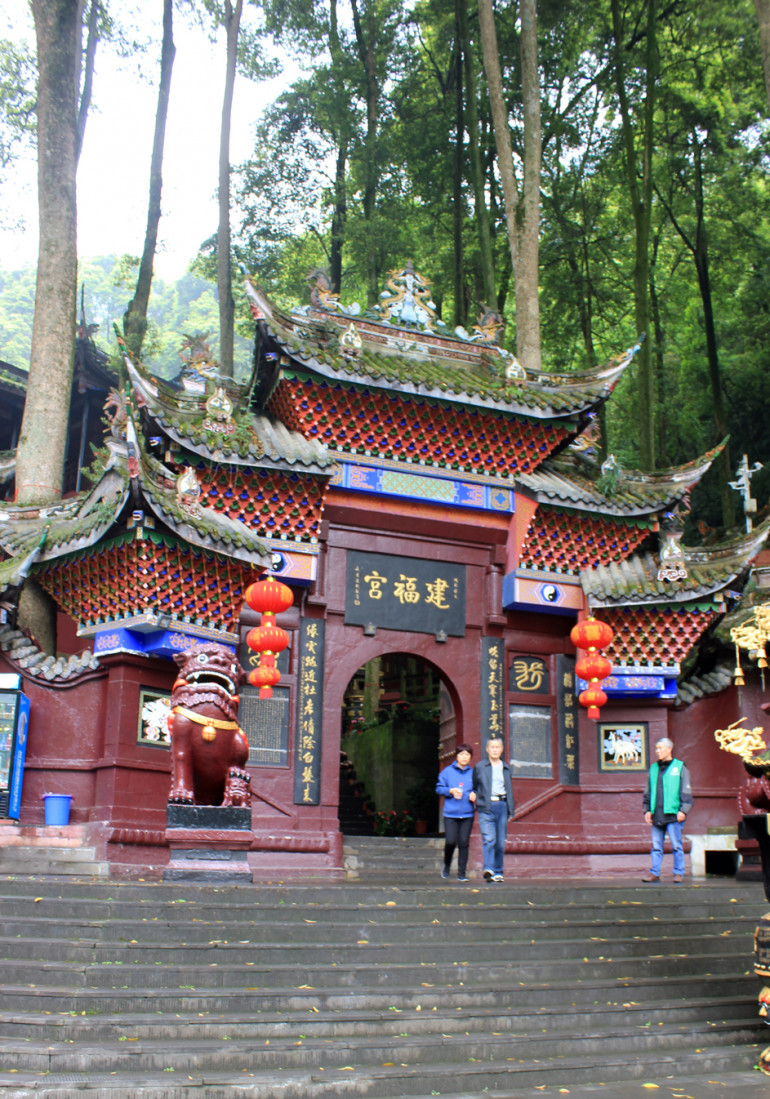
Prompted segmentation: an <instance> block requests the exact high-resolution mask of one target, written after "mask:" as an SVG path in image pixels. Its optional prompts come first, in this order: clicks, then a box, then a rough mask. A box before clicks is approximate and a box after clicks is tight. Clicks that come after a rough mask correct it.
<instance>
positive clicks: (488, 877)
mask: <svg viewBox="0 0 770 1099" xmlns="http://www.w3.org/2000/svg"><path fill="white" fill-rule="evenodd" d="M494 876H495V875H494V874H493V873H492V871H491V870H485V871H484V881H492V879H493V878H494Z"/></svg>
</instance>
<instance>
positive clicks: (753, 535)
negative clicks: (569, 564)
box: [580, 519, 770, 608]
mask: <svg viewBox="0 0 770 1099" xmlns="http://www.w3.org/2000/svg"><path fill="white" fill-rule="evenodd" d="M768 532H770V519H768V520H765V522H764V523H762V524H761V526H760V527H758V528H757V530H755V531H752V532H750V534H748V535H746V536H745V537H741V538H736V539H733V540H730V541H727V542H724V543H723V544H722V545H720V546H716V547H714V548H713V549H694V550H690V549H688V548H686V547H682V549H683V553H684V562H685V567H686V570H687V578H686V579H684V580H676V581H671V580H658V579H657V573H658V567H659V559H658V558H657V557H653V555H652V554H650V553H644V554H634V555H633V556H632V557H630V558H627V559H626V560H625V561H619V562H616V561H613V562H612V563H611V564H609V565H602V566H600V567H598V568H595V569H584V570H583V571H582V572H581V573H580V584H581V587H582V588H583V591H584V592H585V594H586V597H587V599H588V601H589V603H590V605H591V606H592V607H596V608H599V607H625V606H629V607H630V606H640V605H644V604H655V603H692V602H697V601H698V600H702V599H707V598H709V597H711V596H714V595H716V594H717V593H719V592H721V591H724V589H725V588H728V587H729V586H730V585H731V584H733V583H734V582H735V580H736V579H737V578H738V577H739V576H741V574H742V573H744V572H745V571H746V570H747V569H748V568H749V566H750V564H751V562H752V560H753V559H754V557H756V555H757V554H758V553H759V551H760V549H761V548H762V545H763V544H764V542H765V540H766V538H767V535H768Z"/></svg>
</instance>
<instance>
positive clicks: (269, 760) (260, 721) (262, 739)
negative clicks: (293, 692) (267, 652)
mask: <svg viewBox="0 0 770 1099" xmlns="http://www.w3.org/2000/svg"><path fill="white" fill-rule="evenodd" d="M240 700H241V701H240V706H239V707H238V721H239V722H240V725H241V728H242V729H243V731H244V733H245V734H246V739H247V740H248V742H249V766H251V767H287V766H288V763H289V688H288V687H273V697H272V698H260V697H259V688H258V687H241V690H240Z"/></svg>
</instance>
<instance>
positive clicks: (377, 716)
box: [339, 652, 456, 835]
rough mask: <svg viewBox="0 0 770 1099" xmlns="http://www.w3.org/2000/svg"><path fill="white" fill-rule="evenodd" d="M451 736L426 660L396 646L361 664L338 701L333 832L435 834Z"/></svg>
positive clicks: (446, 703)
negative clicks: (438, 786) (438, 780)
mask: <svg viewBox="0 0 770 1099" xmlns="http://www.w3.org/2000/svg"><path fill="white" fill-rule="evenodd" d="M455 740H456V730H455V712H454V706H453V704H452V698H451V695H450V692H449V690H448V688H447V685H446V684H445V682H444V681H443V679H442V677H441V674H440V673H439V671H438V670H437V669H436V668H435V667H434V665H433V664H431V663H430V662H429V661H427V660H425V659H423V658H422V657H419V656H414V655H412V654H409V653H403V652H395V653H385V654H383V655H382V656H378V657H375V658H373V659H372V660H369V661H368V662H367V663H366V664H363V665H362V666H361V667H360V668H359V669H358V671H357V672H356V673H355V675H354V676H353V677H352V678H351V680H350V682H349V683H348V686H347V689H346V691H345V695H344V699H343V705H342V739H341V744H340V748H341V755H340V760H341V765H340V807H339V820H340V831H341V832H342V833H343V834H346V835H356V834H359V835H360V834H367V833H369V834H371V833H372V832H379V833H380V834H384V835H388V834H390V835H413V834H415V833H416V834H430V833H435V832H436V831H437V830H438V828H439V824H440V821H439V799H438V798H437V796H436V793H435V786H436V776H437V774H438V772H439V770H440V768H441V767H443V766H445V764H446V762H448V761H449V760H450V759H451V758H452V757H453V755H454V747H455Z"/></svg>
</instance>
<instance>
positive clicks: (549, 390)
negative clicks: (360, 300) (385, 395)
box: [247, 282, 637, 420]
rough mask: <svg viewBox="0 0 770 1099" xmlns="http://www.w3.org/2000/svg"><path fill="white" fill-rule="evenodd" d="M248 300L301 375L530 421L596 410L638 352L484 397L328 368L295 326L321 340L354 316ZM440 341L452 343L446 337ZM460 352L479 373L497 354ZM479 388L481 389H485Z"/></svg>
mask: <svg viewBox="0 0 770 1099" xmlns="http://www.w3.org/2000/svg"><path fill="white" fill-rule="evenodd" d="M247 295H248V297H249V300H250V304H251V308H252V313H253V315H254V317H255V318H256V320H257V321H258V322H259V323H262V324H264V326H265V328H266V330H267V332H268V334H269V335H270V337H271V338H272V339H273V340H274V341H275V343H276V344H277V345H278V346H279V347H280V349H281V351H282V352H283V353H284V354H285V355H286V356H288V357H289V358H290V359H293V360H294V362H295V363H297V365H298V368H299V369H302V368H303V367H304V368H306V369H307V370H310V371H312V372H313V373H317V374H320V375H321V376H322V377H325V378H328V379H329V380H333V381H348V382H350V383H351V384H356V385H363V386H370V387H373V388H377V389H382V390H386V391H389V392H394V391H396V392H399V393H405V394H409V395H412V396H416V397H428V398H431V399H433V400H437V401H444V402H450V403H454V404H465V405H467V404H473V405H474V406H477V407H480V408H488V409H492V410H494V411H498V412H507V413H510V414H515V415H519V416H525V417H528V418H530V419H538V420H543V419H550V420H554V419H570V418H573V417H575V416H579V415H581V414H582V413H585V412H588V411H590V410H591V409H593V408H595V407H596V406H597V405H598V404H600V403H601V402H602V401H603V400H605V399H606V398H607V397H608V396H609V394H610V392H611V391H612V388H613V387H614V385H616V384H617V381H618V379H619V378H620V376H621V375H622V374H623V372H624V371H625V370H626V368H627V367H628V365H629V363H630V362H631V361H632V359H633V356H634V355H635V353H636V350H637V348H632V349H631V351H629V352H628V353H627V354H625V355H623V356H622V357H620V358H619V359H616V360H612V361H611V362H610V363H608V364H607V365H606V366H603V367H600V368H599V369H597V370H596V371H592V372H590V373H582V374H566V375H556V374H549V373H547V372H545V371H538V372H537V373H536V374H534V373H532V372H529V373H528V376H527V382H526V389H525V390H522V388H521V387H518V386H516V385H514V384H510V385H507V386H505V385H504V384H503V383H501V385H500V389H501V391H502V392H501V395H500V396H499V397H498V396H496V395H493V394H489V393H488V392H483V391H481V392H480V391H479V390H478V389H472V388H470V389H465V388H449V386H448V384H447V385H446V386H441V385H435V384H430V383H427V382H420V381H415V380H413V379H409V378H406V379H405V378H401V377H399V376H398V374H397V372H396V371H384V370H382V371H377V370H376V369H374V368H372V367H368V368H367V370H366V371H364V370H363V369H359V370H357V369H356V367H355V361H354V360H353V361H348V365H347V366H346V368H344V369H340V368H338V367H336V366H335V365H330V364H329V363H326V362H324V361H323V360H321V359H319V358H318V356H317V355H315V354H313V353H312V352H310V351H307V350H305V349H303V348H302V347H298V346H297V343H298V342H299V340H300V339H301V337H300V336H298V334H297V332H296V328H297V326H300V327H302V328H304V329H307V330H309V332H310V333H311V334H312V331H313V328H314V327H315V328H317V330H318V334H319V337H320V335H321V333H322V332H323V331H327V330H328V325H333V326H334V327H335V328H340V329H341V328H342V325H343V324H350V323H354V324H355V322H356V317H355V316H348V315H347V314H333V313H330V314H329V315H328V321H326V322H320V321H318V320H316V319H315V318H308V317H305V316H300V315H294V314H287V313H284V312H282V311H281V310H278V309H276V308H275V307H274V306H273V305H272V303H271V302H270V301H269V299H268V298H267V297H266V296H265V295H264V293H263V292H262V291H261V290H260V289H259V288H258V287H255V286H253V285H252V284H250V283H248V282H247ZM366 323H367V324H369V325H372V324H376V323H377V322H372V321H369V320H367V322H366ZM381 327H382V330H383V332H385V333H387V334H388V336H389V337H390V338H393V337H394V336H395V335H396V333H398V332H399V329H397V328H395V327H394V326H391V325H385V324H383V325H381ZM401 331H402V334H403V339H405V340H408V341H409V342H410V343H413V342H417V343H419V336H420V333H416V332H415V331H414V330H413V329H403V330H401ZM441 338H442V339H443V338H450V337H443V336H442V337H441ZM362 339H363V340H364V342H366V341H365V337H364V336H362ZM458 350H462V351H464V352H466V353H468V352H471V353H472V352H474V351H475V352H477V353H478V363H477V364H475V365H476V368H478V366H481V354H482V353H484V352H486V354H487V355H488V354H489V353H490V352H493V351H494V350H495V345H491V344H490V345H479V344H472V343H469V344H464V343H460V342H459V341H458ZM374 353H375V354H378V355H381V356H382V357H383V358H384V357H388V358H396V357H398V356H397V355H396V353H395V352H393V353H388V354H387V355H386V353H385V352H384V351H383V348H382V347H381V346H380V345H375V348H374ZM402 357H404V356H402ZM422 357H423V358H426V359H432V360H437V361H438V362H442V363H443V362H444V360H443V359H442V357H441V355H438V354H435V353H429V352H427V351H426V352H423V354H422ZM446 365H447V369H448V370H462V369H463V367H464V366H465V367H466V368H467V369H469V370H470V369H472V368H473V367H472V366H471V365H469V364H461V363H459V362H458V363H457V364H453V363H452V362H451V360H450V359H447V360H446ZM504 367H505V360H501V369H504ZM455 384H456V383H455ZM481 388H482V389H483V387H481ZM523 393H530V394H532V395H533V396H536V397H537V401H536V402H532V403H526V401H525V399H524V398H523V396H522V394H523ZM557 394H559V395H561V397H562V399H561V400H558V401H557V400H556V399H555V397H556V395H557Z"/></svg>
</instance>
